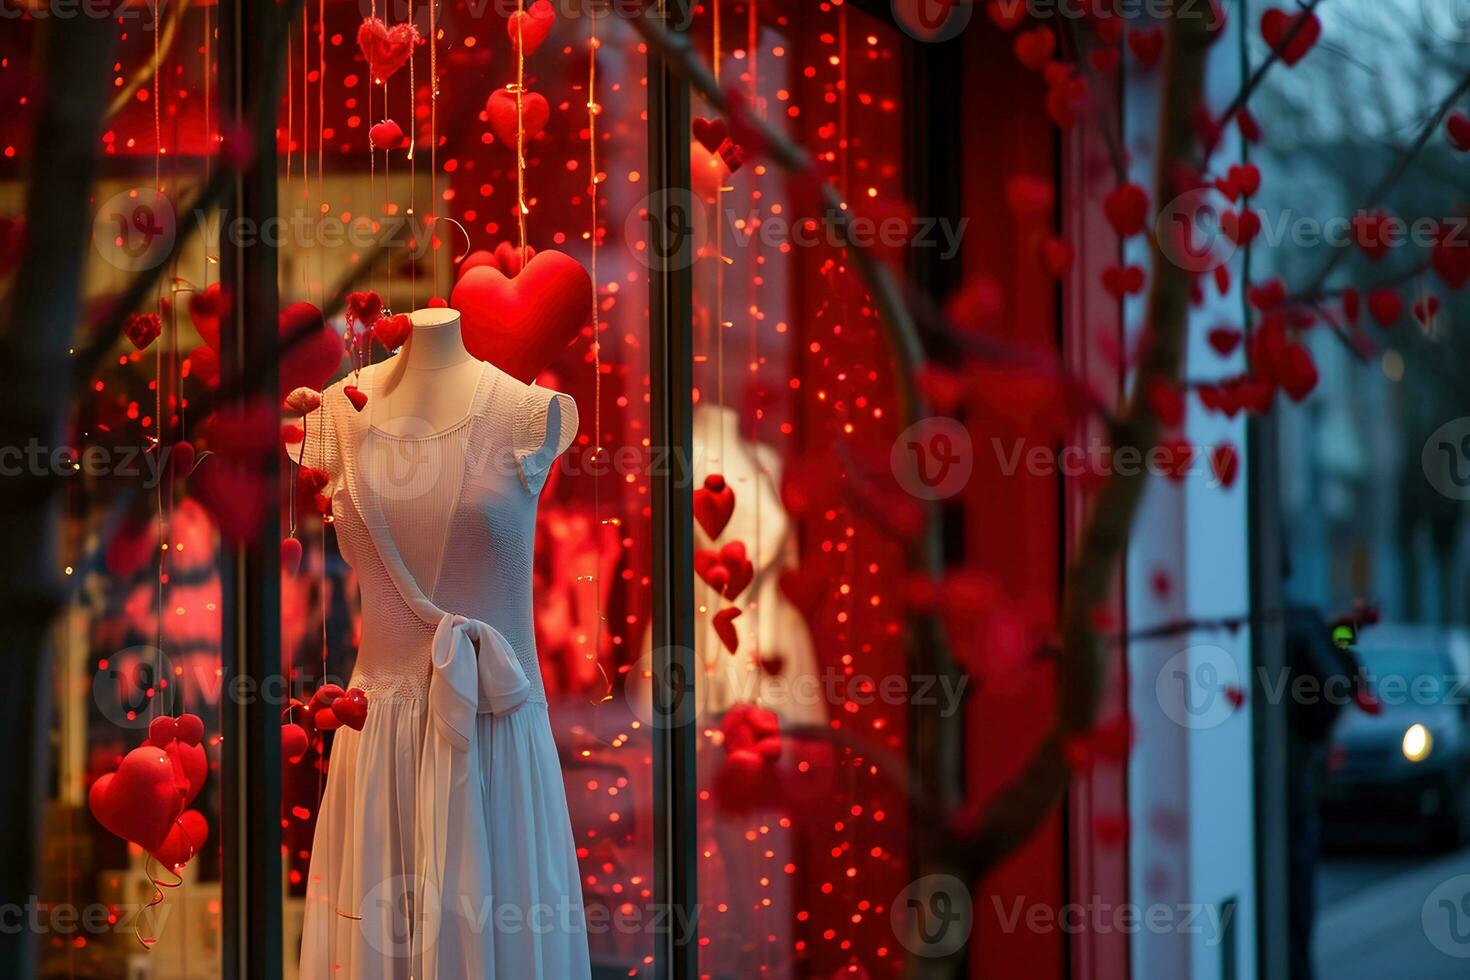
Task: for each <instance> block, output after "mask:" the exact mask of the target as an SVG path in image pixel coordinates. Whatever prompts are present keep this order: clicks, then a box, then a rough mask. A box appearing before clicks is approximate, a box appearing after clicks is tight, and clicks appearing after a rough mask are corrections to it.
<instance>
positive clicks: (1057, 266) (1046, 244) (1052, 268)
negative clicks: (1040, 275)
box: [1041, 235, 1077, 279]
mask: <svg viewBox="0 0 1470 980" xmlns="http://www.w3.org/2000/svg"><path fill="white" fill-rule="evenodd" d="M1076 259H1077V250H1076V249H1074V248H1073V247H1072V243H1071V242H1069V241H1067V240H1066V239H1065V238H1057V237H1055V236H1050V235H1049V236H1047V238H1046V240H1045V241H1043V242H1042V243H1041V263H1042V265H1044V266H1046V271H1047V272H1049V273H1051V275H1052V276H1053V277H1054V278H1056V279H1060V278H1062V277H1063V276H1065V275H1066V274H1067V273H1069V272H1071V271H1072V264H1073V263H1074V262H1075V261H1076Z"/></svg>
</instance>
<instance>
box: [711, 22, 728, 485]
mask: <svg viewBox="0 0 1470 980" xmlns="http://www.w3.org/2000/svg"><path fill="white" fill-rule="evenodd" d="M720 29H721V11H720V0H714V55H713V58H712V65H713V67H714V72H715V85H716V86H718V85H719V84H720V74H721V72H720V60H721V58H722V56H723V52H722V50H721V38H720ZM721 166H723V164H721V163H720V162H718V161H716V162H715V173H716V176H717V177H718V178H719V184H718V185H717V186H716V188H715V400H716V403H717V404H718V405H719V409H720V434H719V440H720V441H719V446H720V469H721V470H724V469H725V467H726V460H725V263H726V261H727V260H726V258H725V222H724V220H723V218H722V216H723V215H724V213H725V175H724V174H723V173H721V172H720V169H719V168H720V167H721Z"/></svg>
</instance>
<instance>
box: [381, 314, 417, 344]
mask: <svg viewBox="0 0 1470 980" xmlns="http://www.w3.org/2000/svg"><path fill="white" fill-rule="evenodd" d="M412 332H413V321H412V320H410V319H409V317H408V314H407V313H395V314H393V315H392V316H380V317H378V320H377V322H376V323H374V324H373V336H374V337H377V338H378V343H380V344H382V345H383V346H384V347H385V348H386V349H388V350H397V349H398V348H400V347H402V346H403V344H404V342H405V341H407V340H408V335H409V334H410V333H412Z"/></svg>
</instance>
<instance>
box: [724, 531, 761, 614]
mask: <svg viewBox="0 0 1470 980" xmlns="http://www.w3.org/2000/svg"><path fill="white" fill-rule="evenodd" d="M720 563H721V564H722V565H724V566H725V568H726V569H728V570H729V572H730V586H729V588H727V589H726V590H725V597H726V598H727V599H730V600H731V601H734V600H735V599H738V598H740V593H742V592H744V591H745V587H746V586H747V585H749V584H750V581H751V579H753V578H755V565H754V564H752V563H751V561H750V559H749V558H747V557H745V543H744V542H742V541H731V542H730V543H729V544H727V545H725V546H724V547H723V548H721V549H720Z"/></svg>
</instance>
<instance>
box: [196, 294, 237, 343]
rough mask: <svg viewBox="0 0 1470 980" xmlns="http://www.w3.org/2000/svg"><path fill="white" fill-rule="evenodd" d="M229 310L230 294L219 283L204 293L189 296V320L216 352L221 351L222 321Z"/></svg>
mask: <svg viewBox="0 0 1470 980" xmlns="http://www.w3.org/2000/svg"><path fill="white" fill-rule="evenodd" d="M229 309H230V296H229V293H228V292H226V290H225V289H224V287H222V286H221V285H220V284H219V283H215V284H214V285H212V286H210V287H209V288H208V289H205V290H204V291H203V292H199V291H195V292H193V293H190V294H189V319H190V320H192V321H194V329H195V330H197V331H199V336H200V338H201V339H203V341H204V342H205V343H206V344H208V345H209V347H210V349H211V350H213V351H215V352H218V351H219V324H220V320H222V319H224V316H225V314H226V313H228V312H229Z"/></svg>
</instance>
